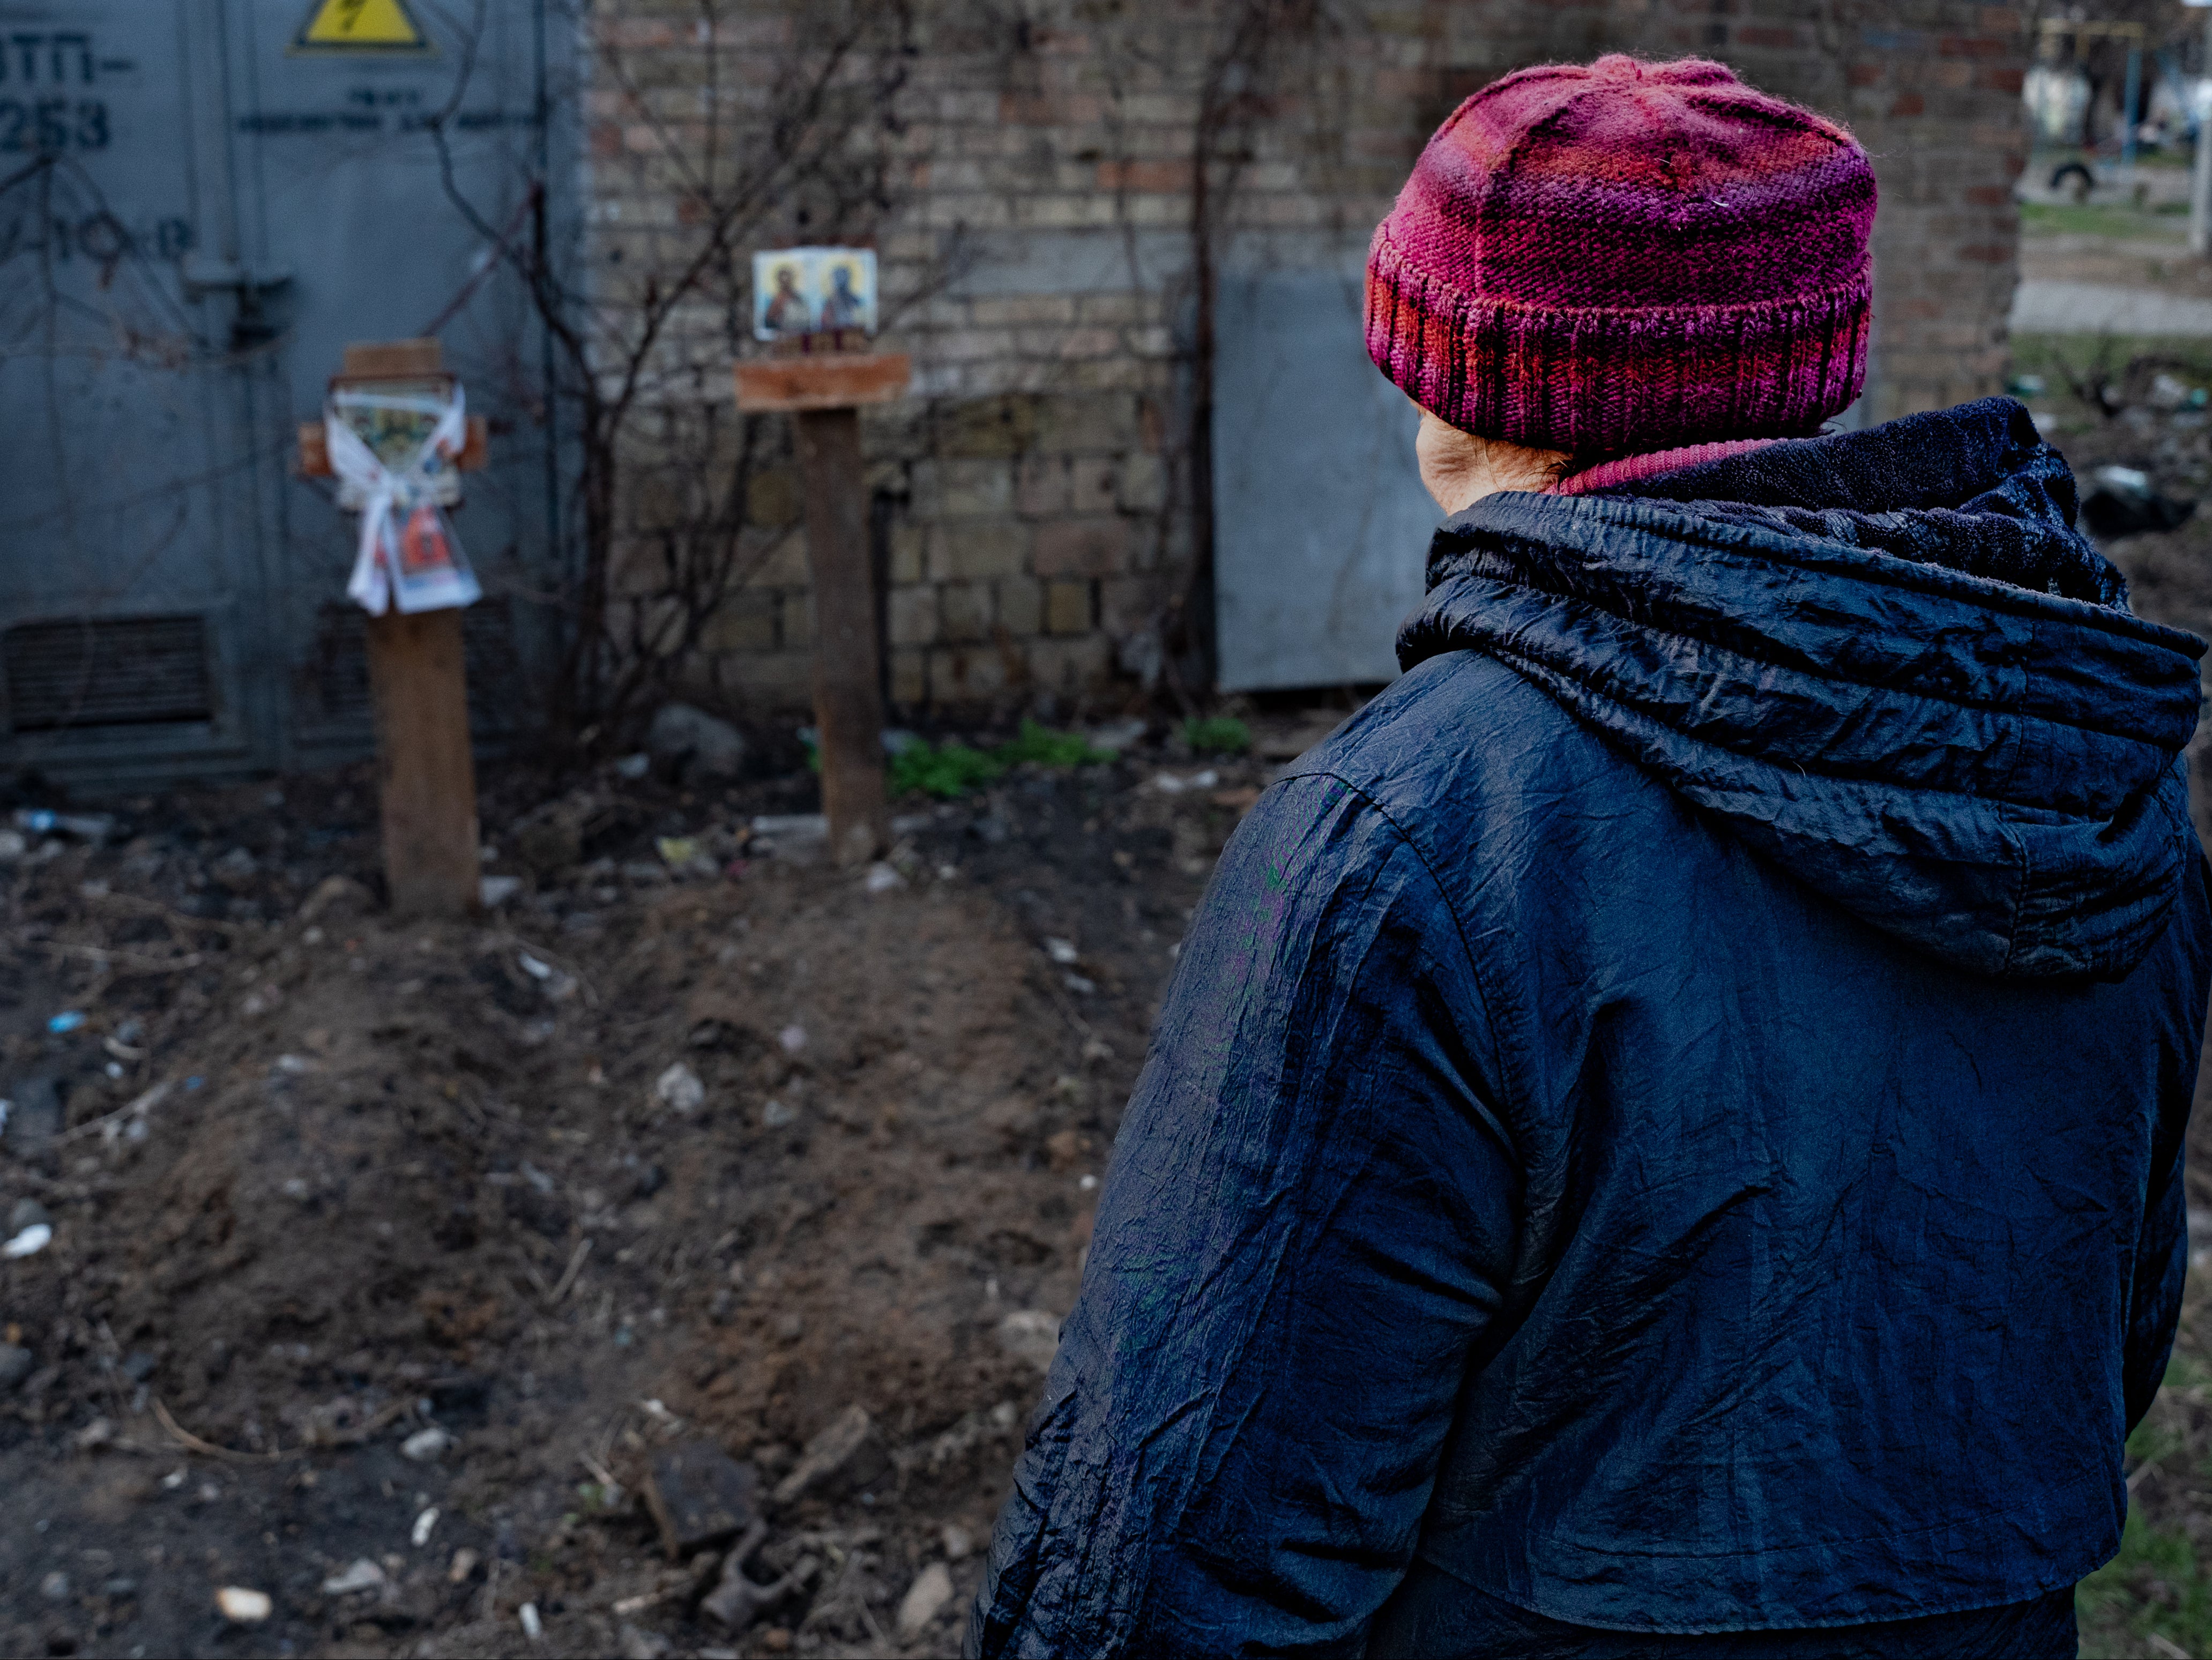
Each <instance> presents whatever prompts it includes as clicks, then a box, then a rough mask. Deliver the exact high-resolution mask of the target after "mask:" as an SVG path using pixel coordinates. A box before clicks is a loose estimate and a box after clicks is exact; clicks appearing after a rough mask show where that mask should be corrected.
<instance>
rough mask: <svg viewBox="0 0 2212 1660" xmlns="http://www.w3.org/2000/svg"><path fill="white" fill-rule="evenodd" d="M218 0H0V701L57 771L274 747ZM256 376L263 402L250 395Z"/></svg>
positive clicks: (256, 407)
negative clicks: (215, 29)
mask: <svg viewBox="0 0 2212 1660" xmlns="http://www.w3.org/2000/svg"><path fill="white" fill-rule="evenodd" d="M211 10H212V8H211V7H209V8H203V7H200V6H195V5H192V4H184V5H179V4H175V3H173V0H96V3H83V0H79V3H70V4H36V3H33V4H21V3H9V4H6V5H0V47H4V53H0V64H4V68H0V432H4V433H5V434H6V440H5V441H4V443H0V699H3V700H4V708H5V714H6V721H7V729H8V743H9V751H10V755H9V758H10V759H12V760H14V761H15V762H16V763H19V764H20V763H33V764H44V765H46V767H47V768H48V769H50V770H53V771H58V772H62V773H65V774H66V773H82V772H88V771H90V772H100V771H118V772H128V773H134V774H138V775H148V774H158V773H160V772H162V771H165V770H197V769H214V770H223V769H235V768H237V767H240V766H241V765H246V764H250V763H253V762H255V761H266V760H267V759H270V758H271V757H273V755H274V753H275V750H276V745H277V744H278V742H279V741H280V740H279V734H278V727H279V723H280V720H281V714H280V711H279V710H278V709H277V708H276V704H275V700H274V699H273V697H272V696H271V695H270V688H269V687H268V686H266V685H265V684H260V683H258V682H257V680H256V678H255V677H254V676H253V675H252V672H251V668H252V665H253V664H254V663H255V662H257V661H258V660H261V659H263V658H264V656H265V654H266V653H267V651H268V649H269V639H268V634H267V629H266V617H267V603H268V599H269V594H270V584H271V576H272V573H271V571H270V569H269V564H268V555H269V552H270V548H269V540H268V529H269V514H270V509H271V508H272V507H273V505H274V500H275V498H274V496H273V493H272V491H271V489H270V473H271V470H272V469H273V468H274V467H276V465H278V464H279V460H280V457H279V452H278V449H277V446H276V437H277V429H276V426H275V425H274V423H273V422H272V420H271V419H270V417H271V415H272V414H273V413H274V411H273V410H271V409H270V408H269V406H268V402H267V398H266V393H265V387H266V385H267V381H268V376H269V361H268V358H269V354H268V347H267V344H266V343H265V342H264V341H262V340H260V339H258V338H257V337H254V336H253V334H252V331H251V329H250V328H248V329H246V330H243V331H242V330H241V328H240V322H241V319H242V317H243V316H244V314H245V313H246V312H247V311H249V310H250V309H251V307H252V301H254V300H255V299H256V298H257V297H258V296H257V295H255V293H254V290H253V289H252V287H251V284H250V279H248V278H247V277H245V276H243V275H242V274H241V273H240V270H239V268H238V266H237V265H236V262H235V258H234V254H233V252H232V248H233V242H234V225H235V214H234V208H235V197H234V180H233V179H232V177H231V174H230V172H229V170H228V168H227V167H225V166H224V165H223V137H224V135H223V123H224V116H225V109H224V104H223V100H222V88H221V81H220V64H219V58H217V56H216V54H215V53H213V52H210V50H209V48H210V46H212V45H213V44H214V41H213V40H212V39H211V38H210V34H209V33H208V31H206V29H205V28H204V25H206V24H207V23H209V22H210V21H218V20H216V19H214V18H212V17H210V15H207V14H208V13H209V12H211ZM257 389H261V390H263V397H262V398H261V399H260V400H259V403H258V404H257V399H256V397H255V393H256V391H257Z"/></svg>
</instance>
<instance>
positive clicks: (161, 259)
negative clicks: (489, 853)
mask: <svg viewBox="0 0 2212 1660" xmlns="http://www.w3.org/2000/svg"><path fill="white" fill-rule="evenodd" d="M542 11H543V6H542V0H509V3H501V4H489V3H485V4H479V5H477V6H475V7H473V8H471V7H467V6H458V7H456V6H447V5H439V6H435V7H433V6H431V5H428V4H425V3H422V0H404V3H403V0H50V3H43V4H40V3H30V4H23V3H15V0H0V46H4V47H5V48H6V50H7V54H8V55H7V61H6V72H5V73H4V74H0V183H4V186H5V187H4V189H0V273H4V277H5V278H6V279H8V280H0V343H4V350H0V432H4V433H6V434H7V435H8V439H7V441H6V442H5V443H4V444H0V699H4V703H0V715H4V722H5V724H4V728H0V746H4V748H0V759H4V760H5V761H7V762H9V763H14V764H15V765H23V764H34V765H38V766H40V768H41V769H44V770H46V772H48V773H49V774H51V775H58V776H61V777H63V778H65V779H70V780H73V781H82V782H84V783H87V784H91V785H95V786H96V785H99V784H102V783H118V782H124V781H143V780H150V779H153V778H155V777H159V776H161V775H172V776H176V775H223V774H233V775H235V774H239V773H243V772H250V771H256V770H262V769H275V768H282V767H291V766H298V765H306V764H314V763H320V762H325V761H330V760H336V759H340V758H343V757H349V756H352V755H356V754H359V753H362V752H363V751H365V749H366V748H367V745H368V739H369V728H368V699H367V685H366V675H365V670H364V666H363V658H362V638H361V619H360V617H359V614H358V612H357V611H354V610H352V609H350V608H349V606H348V605H346V603H345V601H344V599H343V590H344V583H345V576H346V571H347V569H348V566H349V562H350V560H351V556H352V537H353V521H352V520H351V518H350V516H349V515H345V514H340V513H339V512H338V511H337V509H336V508H335V507H333V506H332V505H331V502H330V501H329V499H328V495H329V492H328V490H327V489H326V487H325V486H322V485H319V484H315V483H307V482H303V481H301V480H299V479H297V478H295V477H293V476H292V473H291V468H290V457H291V449H292V442H293V435H294V431H295V425H296V423H298V422H300V421H301V420H310V419H313V418H315V417H317V416H318V415H319V411H320V409H321V404H322V399H323V394H324V389H325V383H326V382H327V380H328V378H329V376H330V375H331V374H333V373H334V372H336V370H337V367H338V363H339V359H340V357H341V356H342V354H343V349H344V347H345V345H346V344H348V343H349V342H352V341H360V340H380V339H397V338H406V337H415V336H417V335H421V334H423V333H427V332H434V331H435V332H436V333H438V334H439V335H440V336H441V337H442V338H443V339H444V341H445V343H446V349H447V365H448V367H449V368H453V369H454V370H456V371H457V372H458V373H459V374H460V375H461V376H462V378H463V380H464V382H465V385H466V386H467V388H468V392H469V394H470V401H471V409H472V410H475V411H477V412H479V413H483V414H485V415H488V416H489V417H490V418H491V421H492V424H493V430H494V443H493V449H492V454H493V459H494V465H493V466H492V468H491V469H490V471H488V472H486V473H484V474H481V475H478V476H477V477H475V478H473V479H472V480H471V485H470V490H469V502H468V505H467V507H466V508H464V509H463V510H462V511H461V513H460V514H459V515H458V517H457V523H458V525H459V532H460V535H461V538H462V540H463V542H464V544H465V545H466V547H467V549H468V551H469V553H470V556H471V558H472V559H473V560H474V562H476V564H477V569H478V574H479V575H480V577H481V578H482V579H483V585H484V587H485V590H486V594H487V599H486V601H485V602H484V603H483V605H479V606H477V607H476V608H474V609H473V610H472V611H471V614H470V617H469V619H468V629H467V632H468V636H469V641H470V648H471V655H472V657H473V658H474V659H476V662H475V665H474V666H475V667H476V668H477V675H476V677H475V678H476V680H477V684H478V687H479V689H480V690H484V691H486V692H488V693H489V694H490V695H489V696H486V697H485V698H484V699H483V713H484V714H486V716H487V717H489V720H490V724H491V725H493V726H495V727H499V726H504V725H507V724H511V723H512V721H513V717H515V716H516V715H517V714H519V713H520V711H518V710H517V708H516V707H515V700H516V699H517V697H518V696H520V692H519V686H520V680H521V677H520V673H519V670H520V666H521V665H522V663H523V661H524V660H526V659H528V658H530V657H531V656H532V654H533V648H534V647H537V646H540V645H542V644H543V641H542V639H541V638H540V635H539V634H538V633H533V630H532V624H533V623H535V622H536V621H537V617H536V616H535V614H534V613H533V612H532V610H531V608H530V607H529V605H527V604H526V602H525V596H526V595H529V594H531V593H538V592H542V591H544V589H545V588H546V587H547V586H548V583H547V581H546V570H545V567H546V562H547V561H548V560H549V559H550V558H551V557H552V547H553V544H554V540H555V538H554V536H553V533H552V520H553V518H554V516H555V514H556V497H555V491H554V488H553V486H554V484H555V483H556V480H554V478H553V477H552V476H551V474H550V472H549V470H548V467H547V465H546V458H547V455H548V453H549V446H550V435H549V432H548V426H547V423H546V421H545V420H544V413H543V409H544V400H543V398H542V396H541V391H542V380H541V377H540V375H539V374H538V369H539V367H540V364H539V362H538V357H537V345H536V343H537V341H538V336H537V335H536V333H535V331H534V325H533V321H532V318H531V317H530V315H529V314H528V310H527V307H526V303H525V299H524V296H523V295H521V294H520V290H519V286H518V285H516V284H515V283H513V282H512V280H511V279H509V278H508V277H506V275H505V273H504V271H503V269H502V268H501V265H500V264H499V262H498V261H497V259H496V258H495V252H494V245H495V242H496V241H497V240H499V239H500V238H501V237H503V236H511V235H520V234H534V230H535V224H534V219H533V215H534V214H535V213H536V212H537V211H538V204H539V202H540V200H541V198H540V197H539V196H538V195H537V194H535V193H534V192H535V190H536V181H537V180H539V179H544V178H545V177H546V176H547V162H548V159H549V155H550V147H549V138H548V136H547V135H546V134H545V133H544V132H543V131H541V129H540V126H539V125H538V111H539V109H540V108H542V107H544V101H543V91H542V89H543V87H544V76H546V75H547V73H548V66H547V64H546V61H545V58H544V52H545V50H546V33H545V30H544V17H543V15H542ZM363 19H366V20H367V21H368V25H370V26H371V27H370V28H369V33H370V34H371V36H372V37H376V36H379V35H380V36H381V38H370V39H368V40H351V39H349V38H347V33H346V32H347V28H348V27H349V25H350V24H352V23H355V22H359V21H362V20H363ZM394 19H398V20H400V21H401V23H402V24H404V32H406V33H410V34H411V37H412V38H411V39H409V40H398V41H395V40H393V39H392V35H393V34H394V33H395V32H396V31H395V28H394V27H393V20H394ZM560 38H561V39H565V35H562V36H561V37H560ZM18 112H20V115H19V114H18ZM554 175H555V177H556V180H559V179H565V177H566V173H565V172H564V171H563V170H561V169H558V168H556V169H554ZM556 193H557V192H556ZM457 194H458V196H459V198H461V200H460V201H457V200H456V199H455V197H456V195H457ZM464 202H465V207H464V206H463V203H464ZM546 211H547V212H548V214H549V216H552V217H555V218H557V219H559V220H561V221H562V222H563V223H565V222H567V217H568V213H569V211H570V208H569V204H568V203H567V202H566V201H565V200H564V201H556V202H553V203H550V204H546Z"/></svg>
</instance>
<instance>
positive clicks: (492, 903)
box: [477, 876, 522, 910]
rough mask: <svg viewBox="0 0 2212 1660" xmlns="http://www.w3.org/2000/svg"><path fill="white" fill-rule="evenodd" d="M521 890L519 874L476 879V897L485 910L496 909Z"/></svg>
mask: <svg viewBox="0 0 2212 1660" xmlns="http://www.w3.org/2000/svg"><path fill="white" fill-rule="evenodd" d="M521 891H522V879H521V878H520V877H519V876H485V877H480V878H478V879H477V902H478V903H481V904H482V905H483V908H484V909H486V910H497V909H499V908H500V907H501V905H503V904H505V903H507V901H508V900H510V899H512V898H513V897H514V896H515V895H516V894H518V893H520V892H521Z"/></svg>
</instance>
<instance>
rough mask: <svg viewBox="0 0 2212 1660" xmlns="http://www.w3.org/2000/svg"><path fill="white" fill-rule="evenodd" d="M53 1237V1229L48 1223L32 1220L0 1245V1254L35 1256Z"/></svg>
mask: <svg viewBox="0 0 2212 1660" xmlns="http://www.w3.org/2000/svg"><path fill="white" fill-rule="evenodd" d="M53 1237H54V1231H53V1228H52V1225H50V1224H47V1223H45V1222H33V1223H32V1224H31V1225H30V1226H29V1227H27V1228H25V1229H24V1230H23V1231H21V1233H19V1234H17V1235H16V1236H15V1237H14V1238H13V1239H10V1240H9V1242H8V1243H6V1244H4V1245H0V1256H5V1257H9V1258H14V1257H18V1256H37V1255H38V1254H39V1253H40V1251H42V1250H45V1249H46V1247H47V1246H48V1245H49V1244H51V1243H52V1242H53Z"/></svg>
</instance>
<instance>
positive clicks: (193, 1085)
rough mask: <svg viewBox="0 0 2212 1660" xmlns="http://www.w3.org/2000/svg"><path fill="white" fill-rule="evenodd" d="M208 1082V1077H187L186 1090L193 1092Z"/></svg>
mask: <svg viewBox="0 0 2212 1660" xmlns="http://www.w3.org/2000/svg"><path fill="white" fill-rule="evenodd" d="M206 1082H207V1079H204V1078H198V1077H194V1078H187V1079H185V1092H186V1093H187V1094H189V1093H191V1091H193V1090H196V1089H197V1088H199V1087H200V1086H201V1085H204V1084H205V1083H206Z"/></svg>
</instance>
